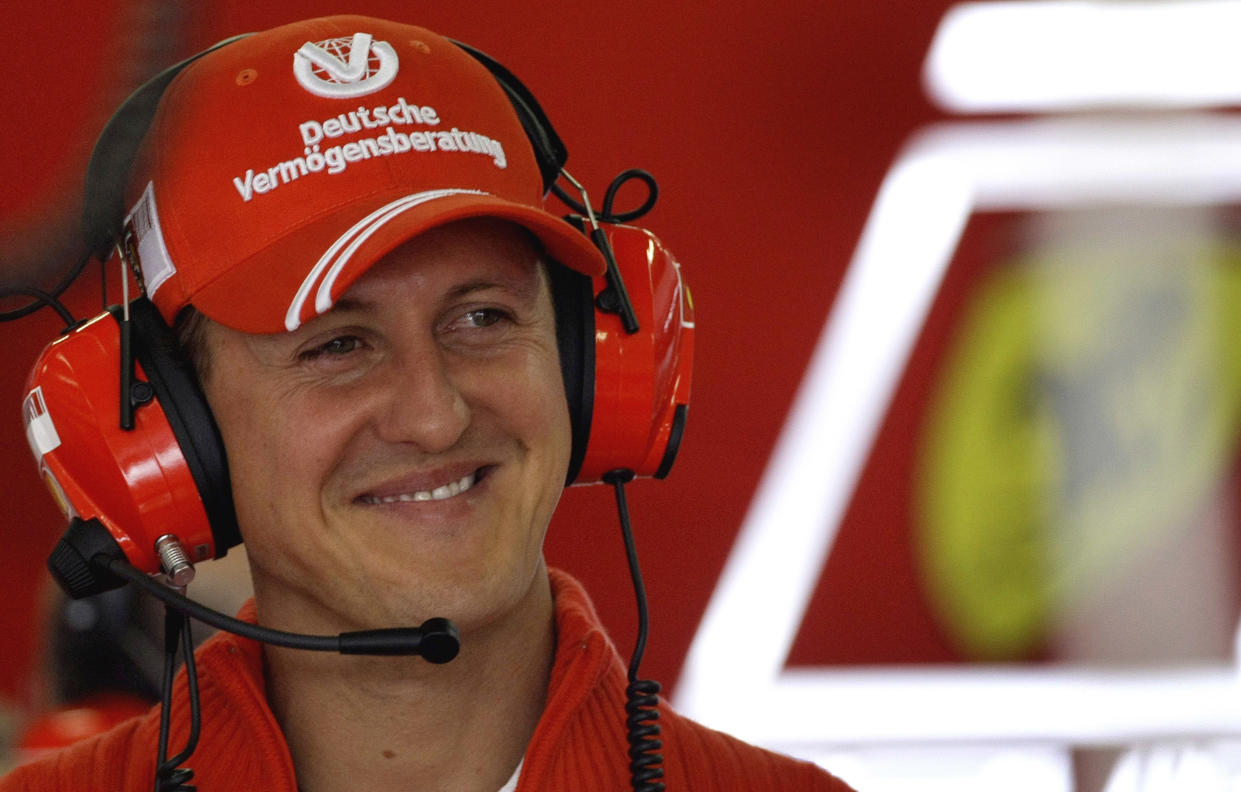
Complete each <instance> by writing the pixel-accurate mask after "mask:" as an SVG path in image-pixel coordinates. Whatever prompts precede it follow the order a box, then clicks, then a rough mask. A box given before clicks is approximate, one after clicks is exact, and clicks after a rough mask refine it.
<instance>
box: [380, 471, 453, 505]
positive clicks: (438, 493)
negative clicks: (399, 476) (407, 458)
mask: <svg viewBox="0 0 1241 792" xmlns="http://www.w3.org/2000/svg"><path fill="white" fill-rule="evenodd" d="M474 483H475V482H474V474H473V473H471V474H469V475H468V476H463V477H462V478H461V479H460V480H459V481H454V482H451V483H449V484H445V485H444V486H442V487H436V488H435V489H433V490H420V491H418V492H402V493H401V494H400V495H387V496H384V497H382V498H377V497H375V496H374V495H367V496H365V497H364V498H363V499H362V500H363V501H365V502H366V503H369V504H372V505H374V504H380V503H415V502H420V501H439V500H447V499H448V498H452V497H455V496H457V495H460V494H461V493H463V492H465V491H466V490H468V489H469V488H470V487H473V486H474Z"/></svg>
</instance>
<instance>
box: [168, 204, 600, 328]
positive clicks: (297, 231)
mask: <svg viewBox="0 0 1241 792" xmlns="http://www.w3.org/2000/svg"><path fill="white" fill-rule="evenodd" d="M470 217H496V218H500V219H504V220H510V221H512V222H514V223H516V224H518V225H520V226H522V227H524V228H526V229H527V230H529V231H530V232H531V233H532V234H533V235H534V236H535V237H536V238H537V239H538V240H539V241H540V242H541V243H542V245H543V246H544V248H545V250H546V252H547V254H548V255H549V256H550V257H551V258H552V259H554V260H555V261H557V262H559V263H560V264H562V265H564V266H566V267H568V268H570V269H572V270H575V271H577V272H580V273H582V274H584V275H589V276H591V277H598V276H600V275H602V274H603V273H604V272H605V271H606V264H605V262H604V259H603V256H602V254H601V253H600V252H599V251H598V250H597V249H596V248H595V246H594V245H593V244H592V243H591V241H590V239H589V238H588V237H587V236H586V235H585V234H582V233H581V232H579V231H578V230H577V229H576V228H574V227H573V226H571V225H570V224H569V223H568V222H567V221H565V220H563V219H562V218H559V217H557V216H555V215H553V214H550V213H549V212H545V211H543V210H541V209H537V208H535V207H532V206H528V205H525V204H520V203H516V202H513V201H508V200H505V199H503V198H498V197H496V196H494V195H490V194H487V193H481V192H478V191H474V190H429V191H425V192H418V193H397V194H393V193H387V194H383V195H376V196H373V197H371V198H370V199H368V200H367V201H366V202H365V203H364V205H359V202H354V203H352V204H350V205H349V206H348V207H344V208H340V209H337V210H336V211H334V212H331V213H329V214H326V215H320V216H318V217H315V218H312V219H311V220H309V221H308V222H306V223H304V224H302V225H300V226H298V227H296V228H294V229H291V230H289V231H288V232H287V233H285V234H283V235H282V236H280V237H279V238H277V239H275V240H274V241H272V242H271V243H270V244H268V245H266V246H264V247H263V248H262V249H260V250H259V251H258V252H257V253H256V254H254V255H253V256H251V257H250V258H248V259H247V260H245V261H240V262H237V263H236V264H235V265H234V266H233V267H231V268H229V270H228V271H227V272H225V273H223V274H221V275H220V276H219V277H218V278H216V279H215V280H214V281H212V282H210V283H207V284H204V285H203V286H202V287H201V288H199V289H198V291H197V292H196V293H194V294H191V295H187V297H188V299H189V302H190V303H191V304H192V305H194V307H195V308H197V309H198V310H199V311H201V312H202V313H204V314H206V315H207V316H208V317H210V318H211V319H213V320H214V321H216V322H219V323H220V324H223V325H226V326H228V327H231V328H233V329H235V330H240V331H242V332H246V333H280V332H287V331H290V330H293V329H296V328H297V327H298V326H299V325H300V324H301V323H303V322H306V321H309V320H310V319H312V318H314V317H315V316H317V315H319V314H322V313H324V312H325V311H327V310H328V309H329V308H330V307H331V306H332V305H333V304H334V303H335V302H336V299H337V298H338V297H339V296H340V295H341V294H342V293H344V292H345V290H347V289H348V288H349V286H350V284H352V283H353V282H354V281H355V280H356V279H357V278H358V277H359V276H360V275H362V274H363V273H364V272H366V271H367V270H368V269H369V268H370V267H371V266H372V265H373V264H374V263H375V262H377V261H378V260H379V259H381V258H383V257H384V256H385V255H386V254H387V253H389V252H390V251H392V250H393V249H395V248H396V247H398V246H400V245H401V244H402V243H404V242H406V241H408V240H410V239H412V238H414V237H416V236H418V235H419V234H421V233H423V232H425V231H427V230H429V229H431V228H434V227H436V226H440V225H444V224H445V223H450V222H452V221H454V220H462V219H465V218H470Z"/></svg>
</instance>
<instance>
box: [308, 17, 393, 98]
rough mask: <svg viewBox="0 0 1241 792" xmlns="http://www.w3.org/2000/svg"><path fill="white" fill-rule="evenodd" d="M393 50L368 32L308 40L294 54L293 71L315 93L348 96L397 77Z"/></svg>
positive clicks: (335, 96) (380, 86)
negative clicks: (347, 36)
mask: <svg viewBox="0 0 1241 792" xmlns="http://www.w3.org/2000/svg"><path fill="white" fill-rule="evenodd" d="M396 71H397V57H396V50H394V49H393V48H392V45H391V44H389V43H388V42H386V41H373V40H372V38H371V34H369V33H354V34H353V38H334V39H328V40H327V41H319V42H316V43H314V44H312V43H310V42H309V41H308V42H306V43H305V44H303V45H302V46H301V49H299V50H298V51H297V52H296V53H294V55H293V75H294V76H295V77H297V81H298V82H299V83H301V85H302V87H303V88H305V89H306V90H307V91H310V92H311V93H312V94H315V95H316V96H325V97H327V98H329V99H348V98H350V97H354V96H364V95H366V94H369V93H374V92H375V91H378V90H380V89H381V88H383V87H385V86H386V85H388V84H389V83H391V82H392V79H393V78H394V77H396Z"/></svg>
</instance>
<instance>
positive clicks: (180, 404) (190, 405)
mask: <svg viewBox="0 0 1241 792" xmlns="http://www.w3.org/2000/svg"><path fill="white" fill-rule="evenodd" d="M129 315H130V321H131V323H132V326H133V329H132V333H133V335H132V338H133V345H134V355H135V357H136V358H137V359H138V362H139V363H141V364H142V370H143V371H144V372H145V373H146V376H147V380H148V381H149V382H150V384H151V387H152V388H153V389H154V391H155V397H156V398H157V399H158V400H159V403H160V406H161V407H162V408H163V410H164V414H165V415H166V416H167V417H168V423H169V425H170V426H171V427H172V432H173V436H174V437H176V439H177V443H178V445H180V446H181V453H182V454H183V455H184V456H185V462H186V465H187V466H188V467H189V469H190V473H191V474H192V475H193V477H194V483H195V484H196V485H197V486H198V495H199V498H200V499H201V500H202V503H203V508H204V509H205V510H206V512H207V520H208V521H209V522H210V524H211V534H212V537H213V539H214V541H215V553H216V557H220V556H223V555H224V553H225V552H226V551H227V550H228V548H230V547H233V546H235V545H238V544H240V543H241V532H240V531H239V530H238V528H237V513H236V510H235V509H234V508H233V492H232V484H231V483H230V482H229V477H228V458H227V457H226V456H225V453H224V441H223V439H222V438H221V437H220V430H219V428H218V427H217V426H216V423H215V418H214V417H213V416H212V415H211V410H210V408H208V406H207V399H206V397H205V396H204V395H203V392H202V388H201V387H200V386H199V384H198V378H197V376H195V374H194V367H193V365H192V364H191V363H190V361H189V359H188V358H187V357H186V355H185V352H184V351H183V350H182V349H181V347H180V345H179V344H178V343H177V340H176V338H175V337H174V336H173V333H172V330H171V329H170V328H169V327H168V325H167V324H166V323H165V322H164V319H163V317H162V316H160V314H159V310H158V309H156V307H155V306H154V304H152V303H151V301H150V300H148V299H147V298H145V297H140V298H138V299H136V300H134V301H133V302H132V303H130V306H129ZM139 409H141V408H139Z"/></svg>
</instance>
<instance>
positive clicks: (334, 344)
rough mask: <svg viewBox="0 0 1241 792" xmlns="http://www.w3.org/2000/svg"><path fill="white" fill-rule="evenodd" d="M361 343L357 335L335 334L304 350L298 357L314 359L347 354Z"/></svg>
mask: <svg viewBox="0 0 1241 792" xmlns="http://www.w3.org/2000/svg"><path fill="white" fill-rule="evenodd" d="M361 344H362V342H361V340H360V339H359V338H358V337H357V336H337V337H336V338H333V339H332V340H330V341H327V342H326V343H323V344H320V345H319V346H317V347H312V348H311V349H307V350H305V351H304V352H302V353H301V354H300V355H299V357H300V358H301V359H302V360H316V359H318V358H322V357H325V356H331V355H347V354H349V353H350V352H353V351H354V350H356V349H357V348H358V347H359V346H361Z"/></svg>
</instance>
